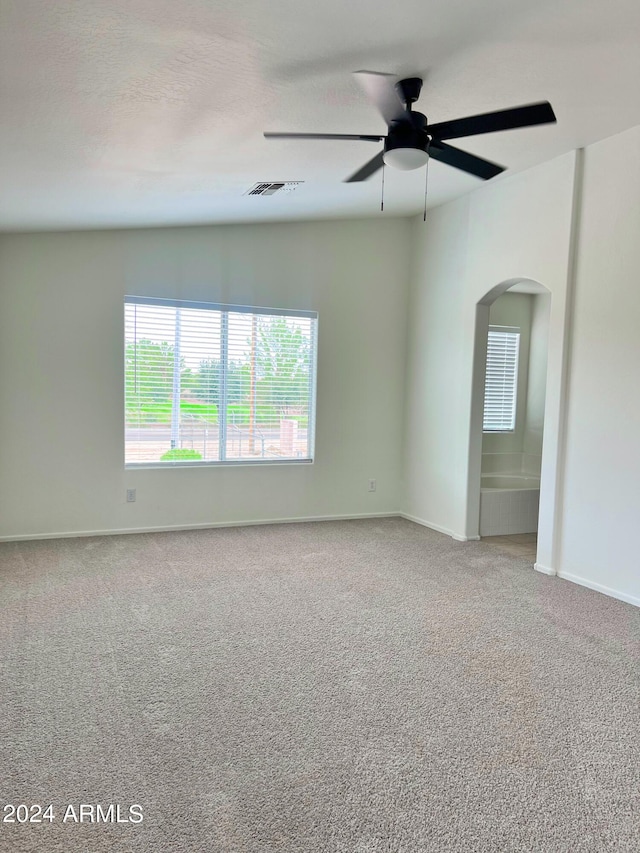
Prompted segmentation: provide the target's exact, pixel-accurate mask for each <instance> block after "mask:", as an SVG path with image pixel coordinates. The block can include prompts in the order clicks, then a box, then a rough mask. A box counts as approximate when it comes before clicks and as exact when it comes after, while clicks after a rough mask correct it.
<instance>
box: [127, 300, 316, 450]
mask: <svg viewBox="0 0 640 853" xmlns="http://www.w3.org/2000/svg"><path fill="white" fill-rule="evenodd" d="M316 328H317V315H316V314H315V313H314V312H304V311H301V312H297V311H281V310H271V309H265V308H247V307H244V306H237V305H214V304H209V303H194V302H179V301H173V300H162V299H147V298H139V297H126V299H125V463H126V464H127V465H144V464H147V465H176V464H181V465H182V464H195V465H197V464H206V463H233V462H248V461H250V462H275V461H296V462H310V461H312V458H313V428H314V414H315V412H314V408H315V407H314V397H315V364H316Z"/></svg>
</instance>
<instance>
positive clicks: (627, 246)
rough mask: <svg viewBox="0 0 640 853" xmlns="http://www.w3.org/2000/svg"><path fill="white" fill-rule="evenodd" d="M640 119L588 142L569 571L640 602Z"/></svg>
mask: <svg viewBox="0 0 640 853" xmlns="http://www.w3.org/2000/svg"><path fill="white" fill-rule="evenodd" d="M639 235H640V127H636V128H634V129H633V130H630V131H627V132H626V133H623V134H620V135H619V136H615V137H612V138H611V139H607V140H605V141H603V142H600V143H598V144H597V145H592V146H590V147H589V148H587V149H586V152H585V169H584V187H583V204H582V215H581V221H580V231H579V240H578V251H577V264H576V289H575V299H574V311H573V324H572V330H571V341H572V344H571V352H570V369H571V372H570V382H569V392H568V411H567V431H566V447H565V458H566V463H565V469H564V494H563V507H564V511H563V515H562V549H561V555H560V571H561V574H563V575H564V576H565V577H571V578H573V579H578V580H580V581H581V582H582V583H587V584H588V585H590V586H594V587H595V588H597V589H602V590H603V591H608V592H612V591H613V592H614V593H616V594H620V593H622V594H623V597H627V598H628V600H632V601H634V602H635V603H636V604H639V605H640V551H639V549H638V544H637V541H636V539H635V534H636V532H637V525H638V519H640V488H639V483H640V448H639V443H640V395H639V388H640V238H639Z"/></svg>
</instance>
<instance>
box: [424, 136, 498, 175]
mask: <svg viewBox="0 0 640 853" xmlns="http://www.w3.org/2000/svg"><path fill="white" fill-rule="evenodd" d="M429 156H430V157H433V159H434V160H439V161H440V162H441V163H446V164H447V166H453V167H454V169H461V170H462V171H463V172H468V173H469V174H470V175H475V176H476V177H477V178H482V179H483V180H484V181H488V180H489V178H493V177H495V176H496V175H499V174H500V172H504V166H498V164H497V163H491V162H490V161H489V160H483V159H482V158H481V157H476V156H475V154H469V153H468V152H467V151H461V150H460V149H459V148H454V147H453V145H447V144H446V142H440V141H439V140H433V142H431V143H430V145H429Z"/></svg>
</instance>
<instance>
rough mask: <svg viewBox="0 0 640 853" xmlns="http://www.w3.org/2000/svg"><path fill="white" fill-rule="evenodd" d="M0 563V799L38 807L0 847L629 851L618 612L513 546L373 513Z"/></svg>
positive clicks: (634, 672) (623, 648) (629, 618)
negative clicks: (98, 818) (461, 538)
mask: <svg viewBox="0 0 640 853" xmlns="http://www.w3.org/2000/svg"><path fill="white" fill-rule="evenodd" d="M0 581H1V595H0V608H1V611H0V668H1V679H2V680H1V691H2V694H1V699H2V703H1V706H0V774H1V775H0V798H1V800H2V805H3V806H4V804H13V805H17V804H19V803H23V804H26V805H31V804H42V805H43V806H46V805H48V804H49V803H51V804H53V810H52V811H53V815H54V817H53V821H52V822H48V821H46V820H45V822H43V823H14V824H7V823H3V824H1V825H0V849H1V850H2V851H3V853H5V851H6V853H9V851H11V853H26V851H34V853H35V852H36V851H37V853H102V852H103V851H109V853H138V851H150V852H151V851H153V853H182V852H183V851H184V853H205V851H207V853H281V851H283V852H284V851H287V853H288V852H289V851H291V853H293V851H296V853H298V851H299V853H313V852H314V851H322V853H325V851H326V853H370V851H371V853H382V851H384V853H396V851H397V852H398V853H400V851H402V853H417V851H434V853H440V851H464V853H469V851H495V853H508V851H523V853H531V851H544V853H560V851H566V853H580V851H593V852H594V853H596V852H597V853H600V851H608V850H612V851H614V850H615V851H631V850H634V851H635V850H638V849H639V848H638V838H639V832H640V818H639V807H640V799H639V791H640V728H639V724H640V716H639V695H640V678H639V664H638V660H639V657H638V650H639V646H640V611H638V610H637V609H635V608H633V607H632V606H630V605H626V604H624V603H622V602H619V601H615V600H613V599H610V598H606V597H605V596H602V595H599V594H598V593H595V592H592V591H590V590H587V589H583V588H581V587H578V586H575V585H572V584H570V583H567V582H565V581H561V580H558V579H553V578H548V577H545V576H543V575H539V574H537V573H535V572H534V571H533V570H532V569H531V567H530V564H529V561H528V560H526V559H524V558H517V557H512V556H509V555H504V554H500V553H496V551H495V550H494V549H492V548H490V547H489V546H487V545H485V544H484V543H482V542H479V543H458V542H454V541H452V540H451V539H449V538H447V537H445V536H442V535H440V534H437V533H433V532H431V531H429V530H427V529H425V528H422V527H419V526H417V525H414V524H411V523H410V522H407V521H402V520H399V519H384V520H379V521H373V520H367V521H352V522H335V523H334V522H325V523H318V524H300V525H275V526H269V527H248V528H231V529H226V530H222V529H220V530H210V531H198V532H184V533H164V534H146V535H134V536H117V537H102V538H91V539H77V540H68V539H67V540H64V539H60V540H52V541H40V542H23V543H6V544H4V545H1V546H0ZM79 804H85V806H86V807H87V808H85V812H84V814H85V822H83V823H79V822H78V823H76V822H75V821H74V819H73V816H72V815H70V814H69V812H68V806H70V805H71V806H73V807H74V810H73V814H75V815H76V816H77V817H78V819H79ZM97 804H100V806H101V808H102V810H103V813H102V816H106V817H107V818H109V817H110V818H111V819H113V818H114V816H115V812H114V811H111V812H109V811H108V807H109V805H110V804H119V805H120V806H121V811H120V816H121V820H124V819H125V818H128V817H130V816H132V815H133V816H134V817H135V811H134V812H133V813H131V812H130V811H129V806H130V805H132V804H139V805H140V806H141V808H142V814H143V818H144V819H143V821H142V823H131V822H128V823H123V822H121V823H120V824H117V823H111V822H107V823H104V822H101V823H89V822H86V821H88V820H89V817H90V816H94V818H95V815H96V812H97V810H96V805H97ZM90 806H93V809H92V810H90V809H89V807H90ZM65 812H67V818H68V819H67V821H66V822H64V821H63V816H64V815H65ZM10 813H11V812H10V810H9V811H6V810H5V812H4V813H3V814H4V816H6V815H7V814H10ZM32 814H36V811H35V810H33V811H32ZM21 815H22V816H24V810H23V811H22V812H21Z"/></svg>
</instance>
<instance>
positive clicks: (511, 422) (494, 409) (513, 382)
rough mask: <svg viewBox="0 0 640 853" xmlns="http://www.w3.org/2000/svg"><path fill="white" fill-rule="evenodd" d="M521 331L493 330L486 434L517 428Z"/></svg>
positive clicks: (487, 374)
mask: <svg viewBox="0 0 640 853" xmlns="http://www.w3.org/2000/svg"><path fill="white" fill-rule="evenodd" d="M519 348H520V330H519V329H517V328H512V327H510V326H490V327H489V337H488V341H487V372H486V377H485V388H484V420H483V426H482V428H483V431H484V432H513V430H514V429H515V427H516V402H517V390H518V352H519Z"/></svg>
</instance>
